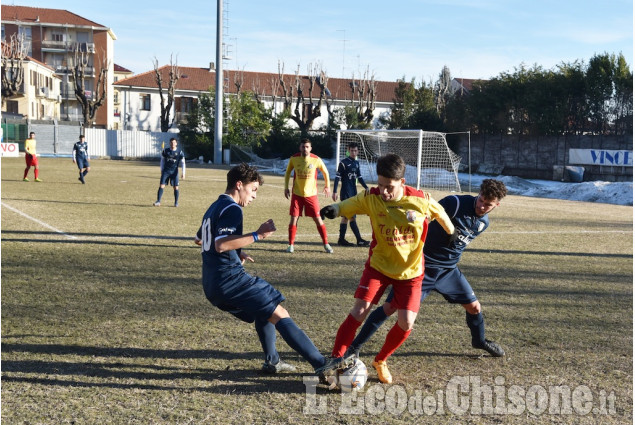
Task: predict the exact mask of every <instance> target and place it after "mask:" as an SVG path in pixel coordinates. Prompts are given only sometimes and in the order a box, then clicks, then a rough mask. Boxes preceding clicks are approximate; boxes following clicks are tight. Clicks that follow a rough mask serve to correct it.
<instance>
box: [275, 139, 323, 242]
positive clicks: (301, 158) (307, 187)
mask: <svg viewBox="0 0 635 425" xmlns="http://www.w3.org/2000/svg"><path fill="white" fill-rule="evenodd" d="M311 148H312V145H311V141H310V140H309V139H302V140H301V141H300V152H299V153H296V154H295V155H293V156H292V157H291V158H289V165H288V166H287V171H286V173H284V196H285V197H286V198H287V199H289V196H291V207H290V208H289V215H290V216H291V220H290V221H289V246H288V247H287V252H293V250H294V247H293V244H294V242H295V235H296V233H297V230H298V219H299V218H300V216H301V215H302V212H303V211H304V215H305V216H307V217H311V218H313V221H315V225H316V226H317V229H318V232H319V233H320V236H321V237H322V243H323V244H324V250H325V251H326V252H327V253H329V254H332V253H333V248H331V245H329V241H328V236H327V232H326V226H325V225H324V221H322V218H321V217H320V204H319V202H318V197H317V192H318V190H317V172H318V170H320V171H321V172H322V176H323V177H324V190H323V192H324V194H325V195H326V196H330V194H331V189H330V182H329V172H328V171H327V170H326V166H325V165H324V162H323V161H322V159H320V157H319V156H317V155H313V154H312V153H311ZM291 171H293V190H292V191H290V190H289V178H290V177H291Z"/></svg>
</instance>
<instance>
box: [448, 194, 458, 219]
mask: <svg viewBox="0 0 635 425" xmlns="http://www.w3.org/2000/svg"><path fill="white" fill-rule="evenodd" d="M452 197H453V198H454V199H456V208H455V209H454V214H452V217H450V218H454V217H456V214H457V213H458V212H459V197H458V196H456V195H452Z"/></svg>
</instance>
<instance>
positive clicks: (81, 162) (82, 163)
mask: <svg viewBox="0 0 635 425" xmlns="http://www.w3.org/2000/svg"><path fill="white" fill-rule="evenodd" d="M76 161H77V168H79V169H80V170H82V169H84V168H88V167H90V163H89V162H88V160H87V159H85V158H77V160H76Z"/></svg>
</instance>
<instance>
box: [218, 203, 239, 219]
mask: <svg viewBox="0 0 635 425" xmlns="http://www.w3.org/2000/svg"><path fill="white" fill-rule="evenodd" d="M234 206H235V207H238V208H240V205H238V204H236V203H233V204H229V205H227V206H226V207H225V208H223V209H222V210H221V212H220V214H218V217H219V218H220V217H221V216H222V215H223V213H224V212H225V211H226V210H227V208H231V207H234ZM240 211H241V212H242V208H240Z"/></svg>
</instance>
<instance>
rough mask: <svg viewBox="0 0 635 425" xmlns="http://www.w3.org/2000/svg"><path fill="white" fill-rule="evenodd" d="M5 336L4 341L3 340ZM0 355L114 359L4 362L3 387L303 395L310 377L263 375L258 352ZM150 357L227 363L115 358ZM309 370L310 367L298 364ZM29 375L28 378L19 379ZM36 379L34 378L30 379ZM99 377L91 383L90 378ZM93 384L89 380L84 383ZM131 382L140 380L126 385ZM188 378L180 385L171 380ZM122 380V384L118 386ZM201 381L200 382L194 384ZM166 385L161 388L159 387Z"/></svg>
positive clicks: (19, 349) (13, 348)
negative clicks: (241, 363)
mask: <svg viewBox="0 0 635 425" xmlns="http://www.w3.org/2000/svg"><path fill="white" fill-rule="evenodd" d="M3 338H6V337H3ZM2 351H3V355H4V356H5V357H6V355H7V354H8V353H25V352H26V353H31V354H46V355H73V356H87V357H91V358H93V359H94V358H95V357H105V358H111V359H112V360H113V361H108V360H104V361H103V362H100V361H98V360H94V361H89V362H81V361H79V362H77V361H75V362H71V361H50V360H8V359H6V358H5V359H3V360H2V381H3V383H5V384H6V383H9V382H20V383H31V384H39V385H50V386H58V387H86V388H90V387H108V388H120V389H143V390H167V391H174V390H186V391H202V392H208V393H217V394H227V393H242V394H254V393H263V392H276V393H281V394H288V393H290V392H291V393H298V394H301V393H304V392H305V386H304V384H303V383H302V379H301V377H302V376H304V375H307V376H308V375H309V374H301V373H284V374H280V375H267V374H264V373H262V372H261V371H260V370H259V367H260V361H262V353H260V352H241V353H235V352H227V351H221V350H155V349H144V348H106V347H89V346H78V345H61V344H13V343H2ZM122 357H123V358H149V359H213V360H219V359H220V360H226V361H227V366H226V367H225V368H223V369H209V368H200V367H188V366H181V365H179V366H162V365H156V364H143V363H127V362H122V361H116V360H115V358H122ZM236 360H253V361H254V368H249V369H242V368H241V369H239V368H233V367H232V361H236ZM302 367H303V368H305V369H308V370H310V366H308V365H304V366H302ZM24 374H29V375H31V376H23V375H24ZM33 375H38V376H33ZM94 378H97V379H103V380H104V381H103V382H100V381H99V380H97V381H95V382H93V379H94ZM89 380H90V381H91V382H87V381H89ZM131 380H135V381H138V382H134V383H130V381H131ZM181 380H187V382H184V383H183V385H175V384H174V383H175V381H181ZM118 381H121V382H118ZM195 381H199V384H198V385H197V384H195ZM163 383H165V385H163Z"/></svg>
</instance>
